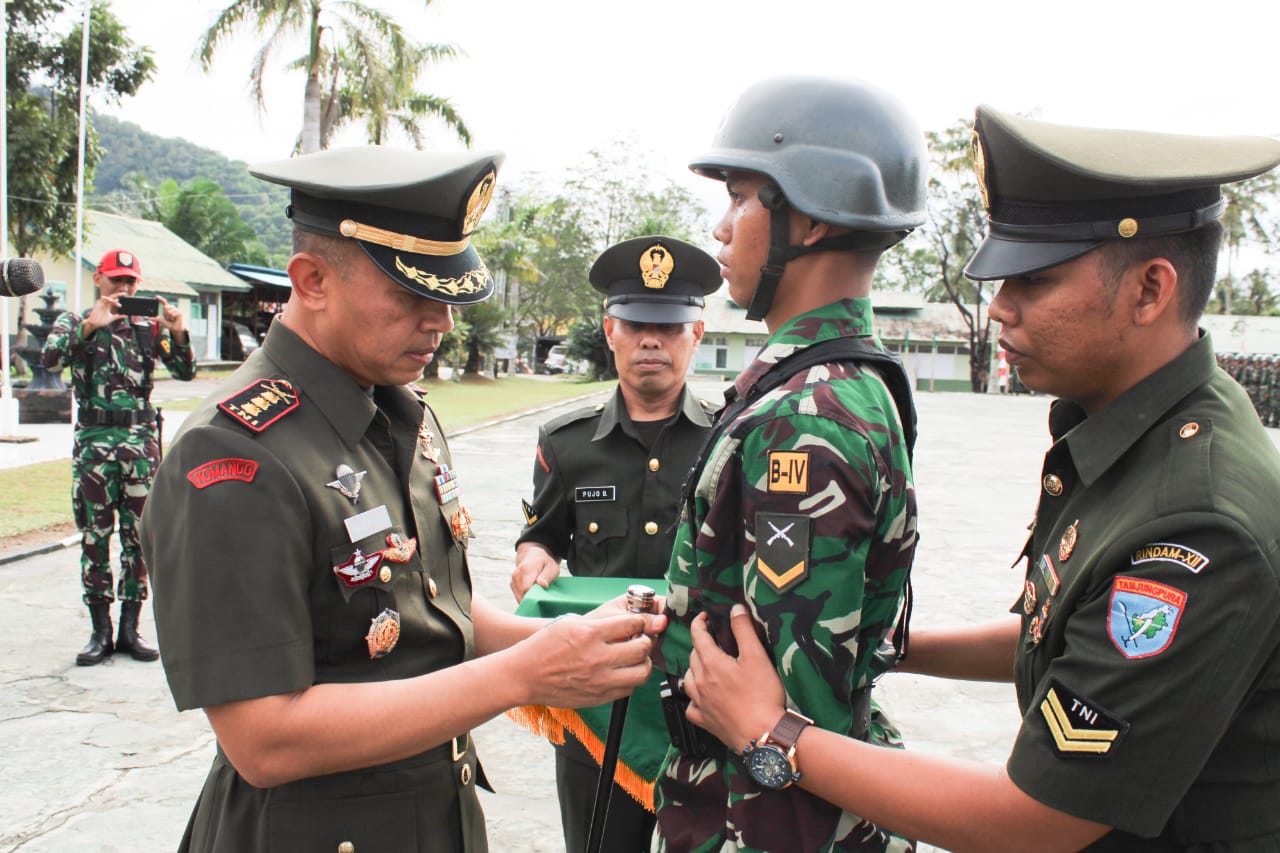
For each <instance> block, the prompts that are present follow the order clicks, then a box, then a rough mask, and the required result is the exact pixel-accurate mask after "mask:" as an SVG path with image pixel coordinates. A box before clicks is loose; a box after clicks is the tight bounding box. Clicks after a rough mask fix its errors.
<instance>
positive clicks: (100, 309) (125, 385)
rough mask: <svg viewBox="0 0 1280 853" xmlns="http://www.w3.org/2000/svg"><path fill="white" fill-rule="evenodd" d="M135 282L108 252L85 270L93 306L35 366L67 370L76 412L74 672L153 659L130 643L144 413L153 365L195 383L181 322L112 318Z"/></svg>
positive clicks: (66, 324)
mask: <svg viewBox="0 0 1280 853" xmlns="http://www.w3.org/2000/svg"><path fill="white" fill-rule="evenodd" d="M141 283H142V264H141V262H140V261H139V260H138V257H137V255H135V254H133V252H128V251H125V250H124V249H112V250H111V251H110V252H107V253H106V254H105V255H103V256H102V260H101V261H99V262H98V266H97V268H96V269H95V270H94V272H93V284H94V286H95V287H96V288H97V289H98V300H97V301H96V302H94V303H93V307H92V308H90V309H89V313H88V314H86V315H84V316H83V317H81V316H80V315H79V314H76V313H74V312H71V311H68V312H66V313H64V314H62V315H61V316H59V317H58V319H57V320H56V321H54V324H53V329H52V331H50V333H49V337H48V338H47V339H46V340H45V345H44V352H43V353H42V354H41V361H42V362H43V364H44V366H45V367H46V368H48V369H49V370H52V371H53V372H55V373H57V372H58V371H60V370H62V368H63V367H64V366H66V367H70V368H71V388H72V390H73V391H74V393H75V398H76V401H77V402H78V404H79V410H78V411H77V413H76V432H75V441H74V443H73V446H72V450H71V509H72V514H73V515H74V517H75V520H76V527H77V528H79V530H80V582H81V584H82V585H83V587H84V603H85V604H86V605H88V607H89V618H90V619H91V621H92V623H93V633H92V634H91V635H90V637H89V642H88V644H87V645H86V646H85V647H84V648H83V649H81V650H80V653H79V654H78V655H76V663H77V664H78V665H80V666H93V665H94V664H99V663H102V661H104V660H105V659H106V658H107V657H109V656H110V655H111V654H113V653H114V652H120V653H121V654H127V655H129V656H131V657H132V658H133V659H134V660H140V661H153V660H155V659H156V658H158V657H159V656H160V653H159V652H158V651H156V648H155V646H153V645H151V644H150V643H148V642H147V641H146V640H145V639H143V638H142V637H140V636H139V635H138V616H139V614H140V612H141V610H142V602H144V601H146V600H147V567H146V564H145V563H144V562H143V559H142V551H141V548H140V546H139V544H138V518H139V517H140V516H141V515H142V507H143V504H145V503H146V500H147V493H148V492H149V491H150V489H151V479H152V477H153V476H154V475H155V468H156V465H157V464H159V462H160V438H159V431H158V428H157V427H158V419H159V415H158V413H157V412H156V410H155V409H153V408H152V407H151V389H152V385H153V382H152V374H153V373H154V372H155V366H156V357H157V356H158V357H159V358H160V360H161V361H163V362H164V365H165V367H167V368H168V369H169V373H170V375H171V376H173V378H174V379H181V380H184V381H186V380H190V379H192V378H194V377H195V375H196V361H195V356H194V354H193V353H192V351H191V336H190V335H189V334H188V333H187V327H186V318H184V317H183V316H182V312H181V311H179V310H178V309H177V308H176V307H175V306H173V305H170V304H169V303H168V302H166V301H165V300H164V298H163V297H159V298H158V300H157V301H158V303H159V309H158V310H159V314H158V315H157V316H156V317H155V318H150V317H128V316H125V315H123V314H121V313H120V303H119V298H120V297H121V296H134V295H135V294H136V293H137V292H138V286H139V285H140V284H141ZM117 517H118V518H119V525H120V580H119V584H118V587H117V591H116V594H117V596H118V597H119V598H120V632H119V634H118V635H117V637H116V640H115V642H114V643H112V640H111V601H112V594H111V531H112V530H113V529H114V528H115V527H116V519H117Z"/></svg>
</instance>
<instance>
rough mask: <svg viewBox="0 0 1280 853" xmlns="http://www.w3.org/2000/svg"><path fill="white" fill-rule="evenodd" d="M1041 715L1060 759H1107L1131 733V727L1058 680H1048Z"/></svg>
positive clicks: (1041, 704) (1041, 705)
mask: <svg viewBox="0 0 1280 853" xmlns="http://www.w3.org/2000/svg"><path fill="white" fill-rule="evenodd" d="M1040 715H1041V716H1042V717H1043V718H1044V721H1045V725H1046V726H1048V727H1049V734H1050V735H1051V736H1052V737H1053V744H1054V746H1055V747H1056V748H1057V750H1058V753H1059V754H1060V755H1072V756H1091V757H1095V758H1096V757H1101V756H1105V755H1108V754H1109V753H1110V752H1111V750H1112V748H1113V747H1115V745H1116V744H1117V743H1119V742H1120V739H1121V738H1122V737H1124V734H1125V732H1127V731H1129V723H1127V722H1126V721H1124V720H1122V719H1120V718H1119V717H1117V716H1115V715H1114V714H1111V713H1110V712H1108V711H1107V710H1106V709H1104V708H1103V707H1102V706H1101V705H1099V704H1098V703H1096V702H1093V701H1091V700H1089V699H1086V698H1085V697H1084V696H1081V695H1080V694H1079V693H1077V692H1075V691H1074V690H1072V689H1071V688H1070V687H1067V686H1066V685H1065V684H1063V683H1062V682H1061V681H1059V680H1058V679H1056V678H1050V679H1049V689H1048V690H1047V691H1045V694H1044V700H1043V701H1042V702H1041V703H1040Z"/></svg>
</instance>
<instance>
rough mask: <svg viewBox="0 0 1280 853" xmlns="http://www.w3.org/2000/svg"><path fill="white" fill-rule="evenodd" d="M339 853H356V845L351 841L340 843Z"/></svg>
mask: <svg viewBox="0 0 1280 853" xmlns="http://www.w3.org/2000/svg"><path fill="white" fill-rule="evenodd" d="M338 853H356V846H355V845H354V844H352V843H351V842H350V841H344V842H342V843H341V844H339V845H338Z"/></svg>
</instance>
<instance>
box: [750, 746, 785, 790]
mask: <svg viewBox="0 0 1280 853" xmlns="http://www.w3.org/2000/svg"><path fill="white" fill-rule="evenodd" d="M746 764H747V772H748V773H750V774H751V778H752V779H753V780H755V783H756V784H757V785H760V786H761V787H763V788H770V789H772V790H775V791H776V790H779V789H781V788H785V787H787V786H788V785H790V784H791V782H792V776H793V775H794V773H795V771H794V770H793V769H792V767H791V761H790V760H789V759H788V758H787V754H786V753H785V752H783V751H782V750H781V749H779V748H778V747H776V746H774V745H773V744H769V743H765V744H760V745H759V746H757V747H756V748H755V749H753V750H751V752H750V753H748V754H747V755H746Z"/></svg>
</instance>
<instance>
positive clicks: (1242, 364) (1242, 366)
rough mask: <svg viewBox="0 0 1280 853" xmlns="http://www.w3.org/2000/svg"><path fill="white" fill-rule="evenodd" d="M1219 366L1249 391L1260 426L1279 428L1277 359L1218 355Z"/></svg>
mask: <svg viewBox="0 0 1280 853" xmlns="http://www.w3.org/2000/svg"><path fill="white" fill-rule="evenodd" d="M1218 366H1219V367H1221V368H1222V369H1223V370H1225V371H1226V372H1227V373H1229V374H1230V375H1231V378H1232V379H1234V380H1235V381H1237V382H1239V383H1240V384H1241V386H1243V387H1244V390H1245V391H1247V392H1249V399H1250V400H1252V401H1253V407H1254V408H1255V409H1256V410H1257V411H1258V417H1259V418H1261V419H1262V423H1263V424H1265V425H1266V426H1280V356H1277V355H1262V354H1259V353H1251V354H1248V355H1246V354H1244V353H1238V352H1225V353H1218Z"/></svg>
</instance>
